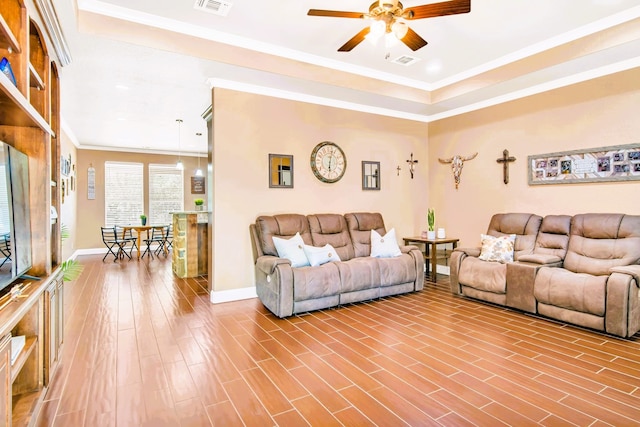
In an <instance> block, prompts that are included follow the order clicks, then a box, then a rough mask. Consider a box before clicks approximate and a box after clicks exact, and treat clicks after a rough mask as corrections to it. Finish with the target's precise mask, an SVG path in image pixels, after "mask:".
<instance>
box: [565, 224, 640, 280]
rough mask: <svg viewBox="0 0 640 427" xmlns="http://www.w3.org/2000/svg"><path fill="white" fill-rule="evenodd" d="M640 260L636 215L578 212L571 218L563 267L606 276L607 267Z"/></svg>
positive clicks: (639, 236)
mask: <svg viewBox="0 0 640 427" xmlns="http://www.w3.org/2000/svg"><path fill="white" fill-rule="evenodd" d="M638 263H640V216H639V215H623V214H580V215H575V216H574V217H573V218H572V220H571V236H570V238H569V248H568V250H567V256H566V258H565V261H564V268H566V269H567V270H570V271H573V272H575V273H587V274H592V275H595V276H602V275H608V274H609V269H610V268H612V267H618V266H623V265H631V264H638Z"/></svg>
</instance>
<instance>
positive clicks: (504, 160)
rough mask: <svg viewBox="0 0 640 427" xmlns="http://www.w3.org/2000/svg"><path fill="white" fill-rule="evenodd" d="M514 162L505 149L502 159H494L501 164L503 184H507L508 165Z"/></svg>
mask: <svg viewBox="0 0 640 427" xmlns="http://www.w3.org/2000/svg"><path fill="white" fill-rule="evenodd" d="M515 161H516V158H515V157H513V156H512V157H509V150H507V149H506V148H505V150H504V151H503V152H502V158H500V159H496V162H498V163H502V176H503V180H504V183H505V184H508V183H509V163H511V162H515Z"/></svg>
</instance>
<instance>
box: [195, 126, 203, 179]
mask: <svg viewBox="0 0 640 427" xmlns="http://www.w3.org/2000/svg"><path fill="white" fill-rule="evenodd" d="M196 136H202V134H201V133H200V132H198V133H196ZM195 175H196V176H202V169H200V153H198V169H196V173H195Z"/></svg>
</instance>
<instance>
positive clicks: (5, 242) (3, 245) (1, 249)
mask: <svg viewBox="0 0 640 427" xmlns="http://www.w3.org/2000/svg"><path fill="white" fill-rule="evenodd" d="M0 255H1V256H3V257H4V259H3V260H2V263H0V267H2V266H3V265H4V264H5V263H6V262H7V261H11V234H9V233H5V234H3V235H2V236H0Z"/></svg>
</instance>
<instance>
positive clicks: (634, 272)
mask: <svg viewBox="0 0 640 427" xmlns="http://www.w3.org/2000/svg"><path fill="white" fill-rule="evenodd" d="M609 271H610V272H611V275H610V276H609V279H607V290H606V308H605V318H604V321H605V330H606V331H607V332H608V333H610V334H613V335H617V336H620V337H623V338H626V337H631V336H633V335H635V333H636V332H638V330H640V317H639V316H638V313H640V265H625V266H620V267H612V268H611V269H610V270H609Z"/></svg>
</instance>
